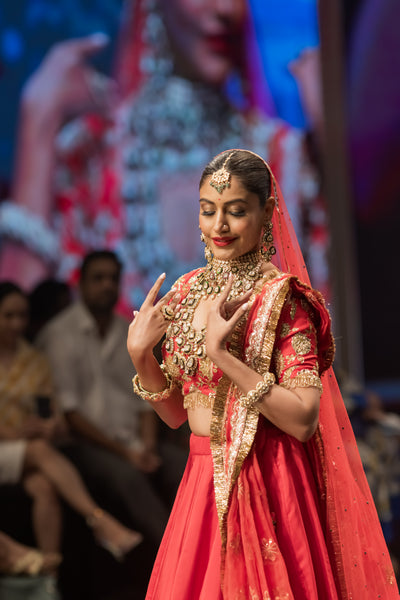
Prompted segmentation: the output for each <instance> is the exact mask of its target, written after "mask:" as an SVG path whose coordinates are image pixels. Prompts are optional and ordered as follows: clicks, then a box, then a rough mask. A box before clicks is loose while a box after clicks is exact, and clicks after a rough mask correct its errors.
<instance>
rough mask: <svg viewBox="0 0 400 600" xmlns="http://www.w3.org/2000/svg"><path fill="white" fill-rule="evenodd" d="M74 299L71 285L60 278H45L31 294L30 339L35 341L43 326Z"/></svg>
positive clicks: (28, 333)
mask: <svg viewBox="0 0 400 600" xmlns="http://www.w3.org/2000/svg"><path fill="white" fill-rule="evenodd" d="M71 301H72V293H71V289H70V287H69V285H68V284H67V283H65V282H64V281H59V280H58V279H51V278H50V279H44V280H43V281H41V282H39V283H38V284H37V286H36V287H35V288H34V289H33V290H32V291H31V293H30V294H29V315H30V318H29V325H28V329H27V332H26V337H27V338H28V340H30V341H33V340H34V339H35V337H36V336H37V334H38V333H39V331H40V330H41V329H42V327H43V326H44V325H45V324H46V323H47V321H49V320H50V319H52V318H53V317H55V316H56V315H57V314H58V313H59V312H60V311H62V310H63V309H64V308H67V306H68V305H69V304H70V303H71Z"/></svg>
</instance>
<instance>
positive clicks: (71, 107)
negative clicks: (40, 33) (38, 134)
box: [22, 33, 116, 124]
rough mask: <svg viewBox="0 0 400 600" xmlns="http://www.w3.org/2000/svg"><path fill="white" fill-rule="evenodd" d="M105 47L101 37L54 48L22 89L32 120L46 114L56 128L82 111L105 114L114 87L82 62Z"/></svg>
mask: <svg viewBox="0 0 400 600" xmlns="http://www.w3.org/2000/svg"><path fill="white" fill-rule="evenodd" d="M107 44H108V38H107V36H106V35H105V34H102V33H97V34H93V35H90V36H87V37H83V38H79V39H73V40H67V41H63V42H60V43H58V44H55V45H54V46H53V47H52V48H51V49H50V51H49V52H48V53H47V55H46V56H45V58H44V60H43V61H42V63H41V65H40V66H39V68H38V69H37V70H36V71H35V72H34V73H33V75H32V76H31V77H30V78H29V79H28V81H27V83H26V85H25V87H24V90H23V95H22V105H23V107H24V109H25V111H28V112H29V113H32V118H33V117H34V116H35V113H38V114H41V113H43V114H44V113H45V112H50V114H51V115H53V116H55V117H56V118H57V120H58V121H59V124H61V123H62V122H63V121H64V119H65V118H67V117H73V116H77V115H78V114H81V113H83V112H86V111H96V112H99V111H100V112H105V111H107V110H108V109H109V108H110V105H111V103H112V100H113V99H114V97H115V94H116V84H115V82H114V81H113V80H111V79H109V78H108V77H105V76H104V75H102V74H100V73H98V72H97V71H96V70H95V69H93V68H92V67H90V66H89V65H88V64H87V61H86V59H87V58H89V57H90V56H92V55H93V54H96V53H97V52H99V51H100V50H102V49H103V48H104V47H105V46H106V45H107Z"/></svg>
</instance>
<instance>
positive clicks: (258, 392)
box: [240, 371, 275, 408]
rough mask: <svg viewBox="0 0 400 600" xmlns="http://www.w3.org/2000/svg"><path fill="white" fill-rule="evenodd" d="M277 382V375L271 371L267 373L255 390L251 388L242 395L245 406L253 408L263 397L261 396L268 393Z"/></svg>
mask: <svg viewBox="0 0 400 600" xmlns="http://www.w3.org/2000/svg"><path fill="white" fill-rule="evenodd" d="M274 383H275V375H274V374H273V373H270V372H269V371H268V372H267V373H265V375H264V376H263V378H262V380H261V381H259V382H258V383H257V385H256V389H255V390H250V392H248V393H247V395H246V396H241V397H240V402H241V404H242V405H243V406H244V407H245V408H251V407H252V406H254V404H255V403H256V402H258V401H259V400H260V399H261V396H264V394H268V392H269V390H270V389H271V388H272V386H273V385H274Z"/></svg>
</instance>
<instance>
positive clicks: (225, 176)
mask: <svg viewBox="0 0 400 600" xmlns="http://www.w3.org/2000/svg"><path fill="white" fill-rule="evenodd" d="M231 156H232V154H230V155H229V156H228V157H227V159H226V160H225V162H224V164H223V165H222V167H221V168H220V169H218V171H215V172H214V173H213V174H212V176H211V179H210V185H211V187H213V188H215V189H216V190H217V192H218V194H221V193H222V192H223V191H224V189H225V188H228V187H230V186H231V174H230V173H229V171H227V169H226V166H225V165H226V163H227V162H228V160H229V159H230V157H231Z"/></svg>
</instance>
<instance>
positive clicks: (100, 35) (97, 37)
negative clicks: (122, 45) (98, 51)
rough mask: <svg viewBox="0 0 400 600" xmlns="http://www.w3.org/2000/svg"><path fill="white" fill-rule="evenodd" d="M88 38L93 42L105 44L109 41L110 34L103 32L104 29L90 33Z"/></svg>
mask: <svg viewBox="0 0 400 600" xmlns="http://www.w3.org/2000/svg"><path fill="white" fill-rule="evenodd" d="M90 38H91V40H92V41H93V42H94V43H95V44H99V46H105V45H106V44H108V43H109V42H110V36H109V35H107V34H106V33H104V31H96V33H92V34H91V36H90Z"/></svg>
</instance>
